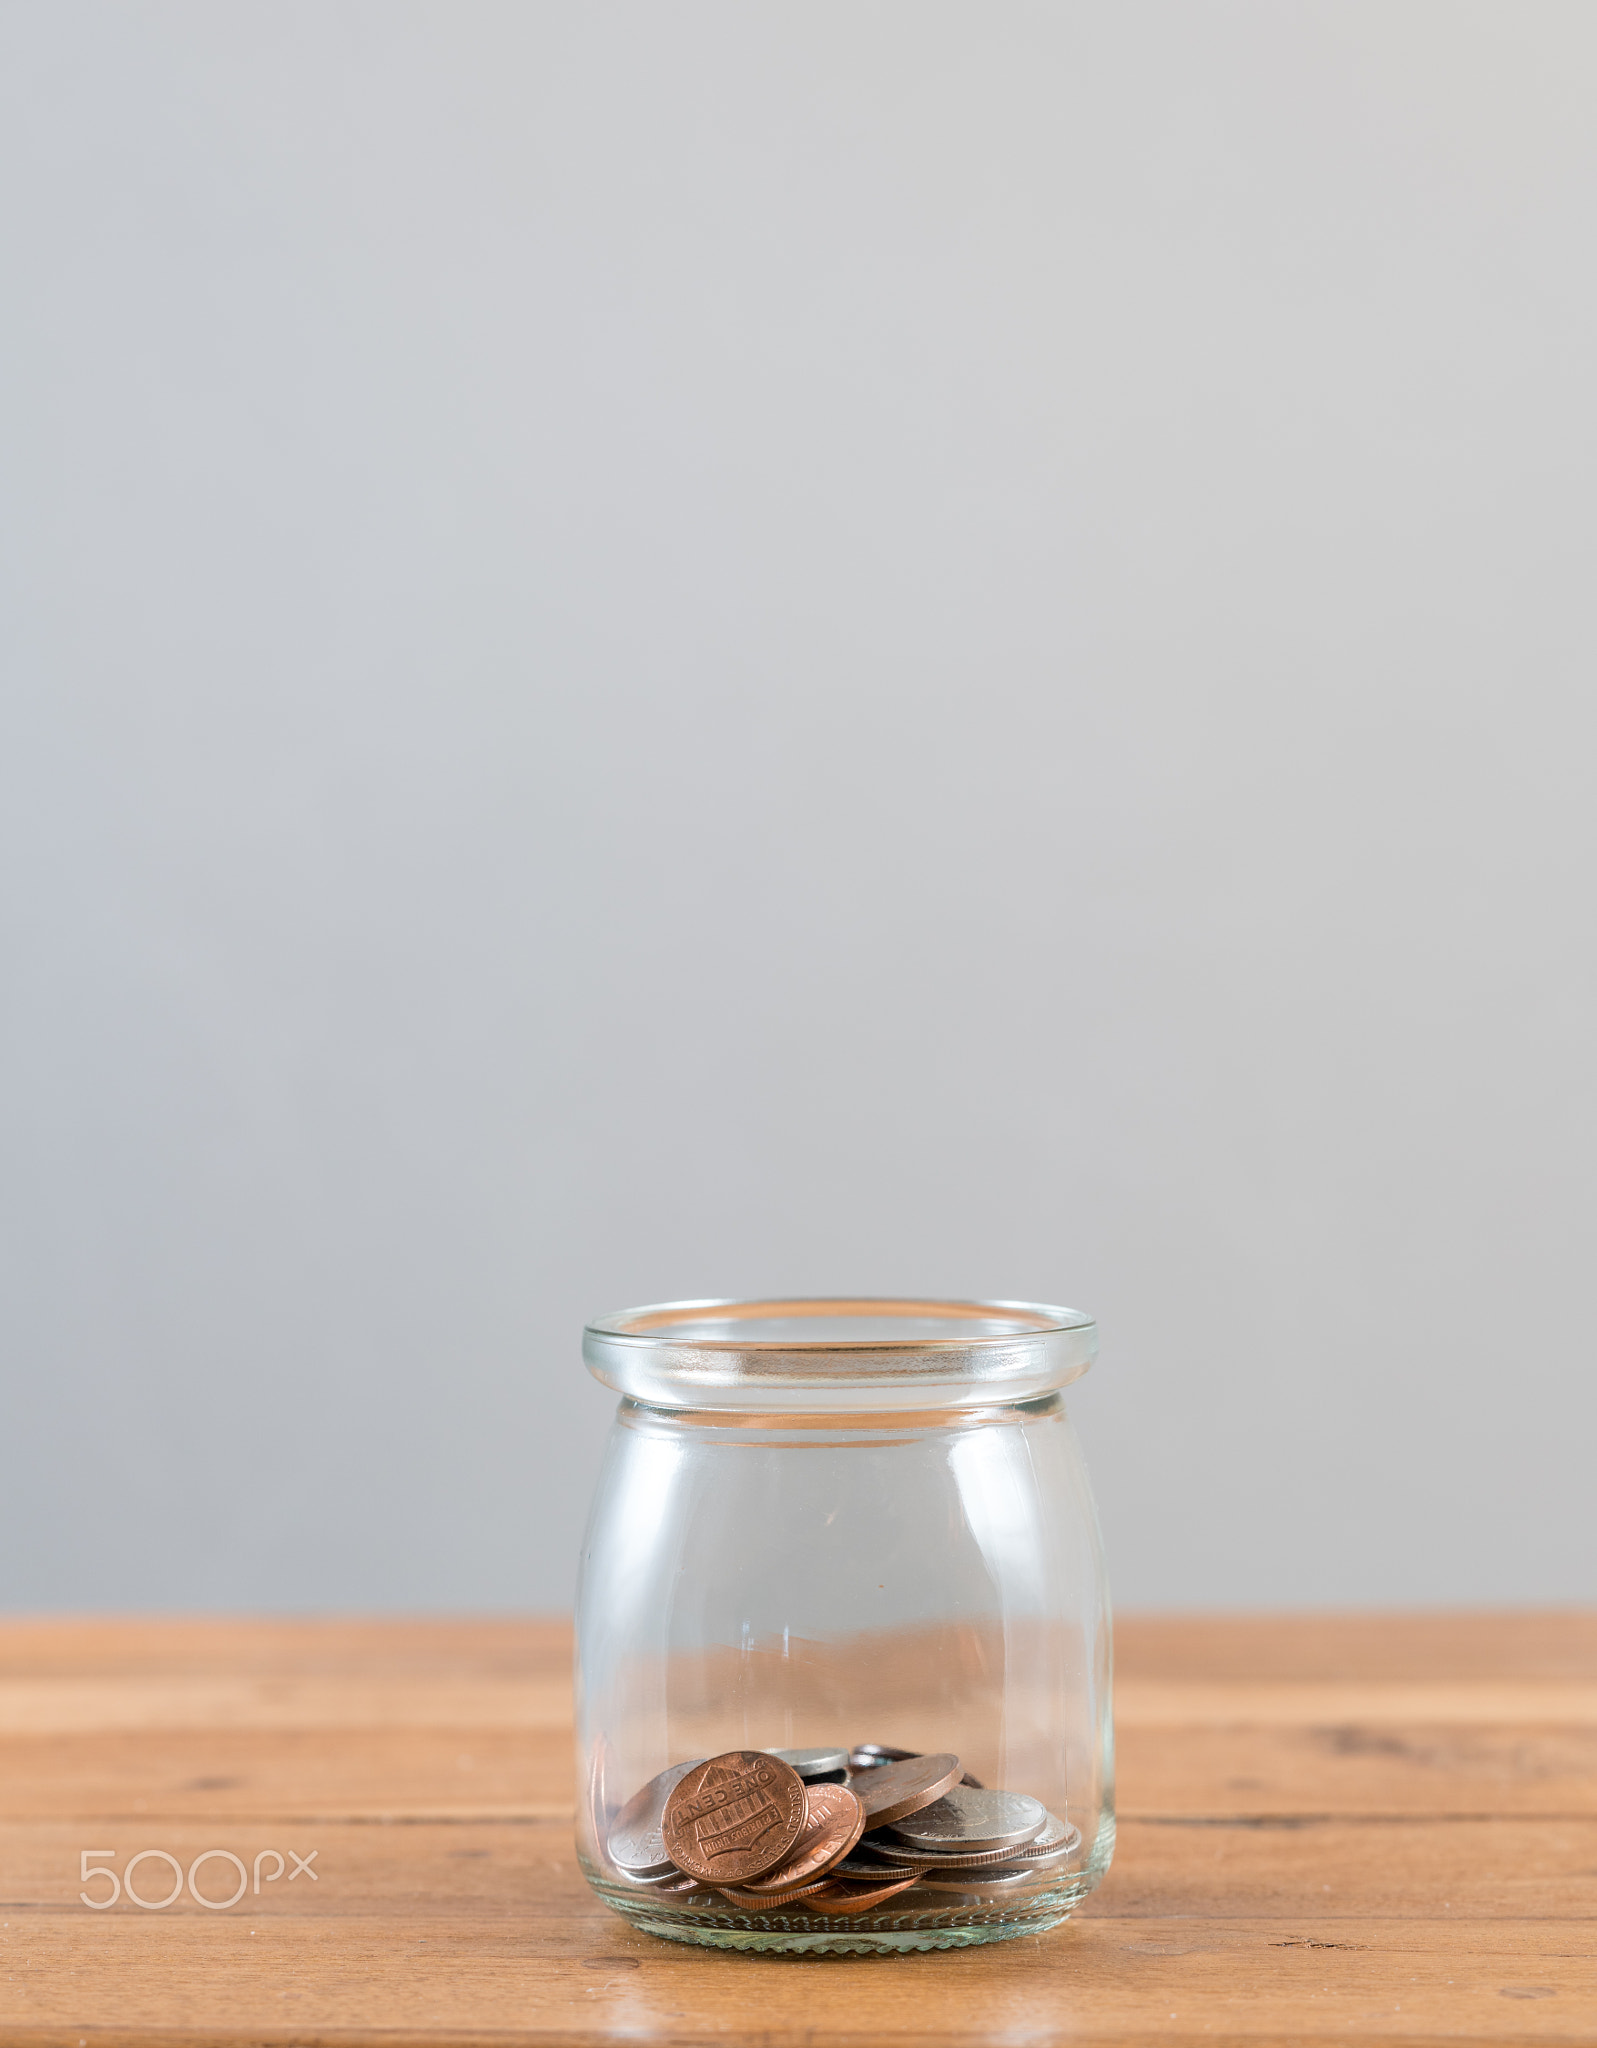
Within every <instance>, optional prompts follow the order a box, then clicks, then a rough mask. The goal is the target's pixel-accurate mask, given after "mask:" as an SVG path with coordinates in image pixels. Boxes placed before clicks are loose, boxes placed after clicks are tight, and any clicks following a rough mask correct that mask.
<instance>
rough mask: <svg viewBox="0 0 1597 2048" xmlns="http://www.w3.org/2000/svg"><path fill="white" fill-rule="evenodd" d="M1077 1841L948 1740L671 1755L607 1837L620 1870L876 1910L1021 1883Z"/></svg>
mask: <svg viewBox="0 0 1597 2048" xmlns="http://www.w3.org/2000/svg"><path fill="white" fill-rule="evenodd" d="M1080 1842H1081V1835H1080V1831H1079V1830H1078V1829H1076V1828H1073V1827H1070V1826H1068V1825H1067V1824H1066V1823H1065V1822H1064V1821H1062V1820H1060V1819H1058V1818H1057V1817H1056V1816H1055V1815H1054V1814H1051V1813H1050V1812H1049V1811H1048V1810H1047V1808H1046V1807H1045V1806H1043V1804H1042V1802H1041V1801H1040V1800H1037V1799H1032V1798H1029V1797H1028V1796H1027V1795H1026V1794H1025V1793H1024V1792H991V1791H988V1790H987V1789H986V1787H985V1786H983V1785H980V1784H978V1782H977V1781H976V1780H975V1779H974V1778H972V1777H970V1776H968V1775H966V1774H963V1773H962V1772H961V1770H960V1766H959V1758H958V1757H957V1756H953V1755H951V1754H950V1753H949V1752H947V1751H946V1750H945V1751H941V1752H939V1753H937V1754H935V1755H932V1756H923V1755H919V1754H917V1753H916V1752H914V1751H912V1750H903V1749H886V1748H883V1747H882V1746H881V1745H880V1744H879V1743H863V1744H861V1745H860V1746H859V1747H857V1748H855V1749H851V1750H846V1749H732V1750H728V1751H726V1753H725V1754H724V1755H722V1756H712V1757H708V1758H705V1759H704V1760H702V1761H700V1762H696V1763H688V1764H673V1765H672V1767H671V1769H670V1770H668V1771H662V1772H661V1773H660V1774H659V1776H658V1777H656V1778H651V1779H650V1780H649V1782H648V1784H647V1785H645V1786H644V1787H643V1788H642V1790H641V1791H639V1792H637V1793H635V1794H634V1795H633V1797H632V1798H631V1799H630V1800H628V1802H627V1804H626V1805H625V1806H624V1807H623V1808H622V1810H621V1812H620V1813H619V1814H618V1815H617V1816H616V1819H615V1821H614V1823H613V1824H612V1826H611V1829H610V1836H609V1842H608V1845H607V1847H608V1853H609V1858H610V1861H611V1863H612V1864H613V1865H614V1866H615V1868H616V1869H617V1870H618V1871H619V1872H620V1873H621V1874H622V1875H623V1876H624V1877H626V1878H629V1879H630V1880H631V1881H632V1882H633V1883H636V1884H641V1885H646V1886H649V1887H652V1888H654V1889H656V1890H658V1891H661V1892H667V1893H687V1892H695V1891H704V1890H713V1891H717V1892H719V1893H721V1895H722V1896H723V1897H724V1898H727V1899H730V1900H731V1901H732V1903H733V1904H734V1905H737V1906H742V1907H745V1908H754V1909H756V1910H769V1909H771V1908H775V1907H784V1906H788V1905H797V1906H801V1907H802V1909H803V1910H804V1911H806V1912H814V1913H868V1912H871V1911H872V1910H873V1909H874V1908H875V1907H877V1906H880V1905H882V1904H883V1903H885V1901H886V1900H888V1899H891V1898H895V1897H896V1896H897V1895H898V1894H899V1893H900V1892H904V1891H908V1890H909V1889H910V1888H911V1886H914V1885H919V1886H921V1887H922V1888H923V1889H925V1890H928V1891H933V1892H970V1891H977V1892H980V1893H983V1894H988V1893H1002V1892H1005V1891H1011V1890H1021V1889H1024V1888H1025V1887H1026V1886H1028V1885H1033V1884H1035V1883H1036V1882H1037V1880H1038V1878H1040V1877H1042V1876H1043V1875H1044V1874H1045V1873H1047V1872H1049V1871H1052V1870H1056V1869H1058V1868H1059V1867H1060V1866H1061V1865H1062V1864H1064V1863H1066V1862H1067V1861H1068V1860H1069V1858H1070V1857H1071V1856H1072V1855H1073V1854H1074V1853H1075V1851H1076V1849H1077V1848H1078V1847H1079V1845H1080Z"/></svg>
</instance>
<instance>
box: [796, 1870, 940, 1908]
mask: <svg viewBox="0 0 1597 2048" xmlns="http://www.w3.org/2000/svg"><path fill="white" fill-rule="evenodd" d="M915 1882H916V1880H915V1879H914V1878H913V1877H900V1878H897V1879H895V1881H894V1882H893V1883H892V1884H840V1883H838V1882H837V1880H836V1879H835V1878H834V1879H833V1880H832V1882H831V1883H830V1884H823V1885H822V1886H821V1887H820V1888H819V1890H817V1891H813V1892H807V1893H806V1894H805V1897H804V1910H805V1912H806V1913H869V1912H871V1911H872V1910H873V1909H874V1908H875V1907H877V1906H879V1905H881V1904H882V1902H883V1900H884V1899H891V1898H896V1897H897V1895H898V1894H899V1893H900V1892H907V1891H908V1890H909V1888H910V1886H911V1885H912V1884H914V1883H915Z"/></svg>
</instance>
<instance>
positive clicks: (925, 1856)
mask: <svg viewBox="0 0 1597 2048" xmlns="http://www.w3.org/2000/svg"><path fill="white" fill-rule="evenodd" d="M860 1847H861V1848H869V1850H870V1851H871V1853H872V1855H875V1856H879V1857H880V1858H881V1859H882V1861H883V1862H884V1863H886V1864H887V1865H888V1866H889V1867H890V1868H892V1869H894V1870H924V1871H926V1872H927V1873H928V1874H930V1873H933V1872H935V1873H936V1874H937V1875H938V1876H947V1874H948V1873H949V1872H950V1871H957V1870H981V1869H983V1868H985V1867H986V1866H988V1865H991V1864H998V1863H1013V1862H1015V1860H1016V1859H1017V1857H1018V1856H1019V1855H1020V1851H1019V1850H1018V1849H911V1848H909V1847H908V1846H907V1845H906V1844H904V1843H903V1842H894V1841H890V1840H888V1839H887V1838H886V1837H885V1836H882V1837H870V1836H867V1837H866V1838H865V1840H864V1841H862V1842H861V1844H860Z"/></svg>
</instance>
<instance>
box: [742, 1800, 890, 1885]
mask: <svg viewBox="0 0 1597 2048" xmlns="http://www.w3.org/2000/svg"><path fill="white" fill-rule="evenodd" d="M804 1806H805V1814H804V1832H803V1833H802V1834H801V1835H800V1836H799V1838H798V1840H797V1842H795V1843H794V1845H793V1850H792V1854H791V1855H790V1856H789V1857H788V1858H787V1861H786V1862H785V1863H783V1864H782V1865H781V1866H780V1868H779V1869H776V1870H773V1871H771V1872H770V1873H769V1874H768V1875H767V1876H765V1877H761V1878H755V1879H752V1880H751V1881H750V1882H749V1883H748V1884H747V1885H746V1886H745V1887H744V1889H745V1890H746V1891H749V1892H757V1893H759V1894H760V1896H761V1897H763V1898H767V1899H774V1898H776V1897H778V1896H779V1895H781V1894H784V1893H787V1892H791V1891H795V1890H797V1888H798V1887H799V1886H800V1885H807V1884H810V1883H813V1882H814V1881H815V1880H816V1879H818V1878H822V1877H824V1876H825V1875H826V1873H827V1872H828V1871H829V1870H830V1869H831V1868H832V1865H833V1864H834V1863H841V1862H842V1860H843V1858H844V1857H845V1856H846V1855H847V1854H848V1852H849V1850H850V1849H852V1848H853V1846H854V1844H855V1843H856V1842H857V1841H858V1840H859V1838H860V1836H861V1834H862V1833H863V1832H864V1829H865V1808H864V1807H863V1806H862V1805H861V1804H860V1802H859V1800H858V1798H857V1797H856V1796H855V1794H854V1793H852V1792H851V1791H850V1790H849V1789H848V1787H847V1786H846V1785H806V1786H805V1788H804Z"/></svg>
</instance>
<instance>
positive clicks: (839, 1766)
mask: <svg viewBox="0 0 1597 2048" xmlns="http://www.w3.org/2000/svg"><path fill="white" fill-rule="evenodd" d="M770 1754H771V1755H772V1756H779V1757H780V1758H781V1759H782V1761H783V1763H785V1764H791V1765H792V1766H793V1768H794V1770H795V1771H797V1772H798V1774H799V1776H800V1777H801V1778H829V1777H831V1776H833V1775H834V1773H836V1772H839V1771H846V1770H847V1769H848V1751H847V1750H846V1749H773V1750H772V1751H770Z"/></svg>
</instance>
